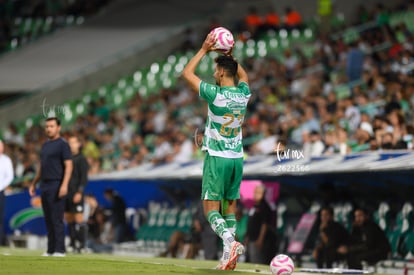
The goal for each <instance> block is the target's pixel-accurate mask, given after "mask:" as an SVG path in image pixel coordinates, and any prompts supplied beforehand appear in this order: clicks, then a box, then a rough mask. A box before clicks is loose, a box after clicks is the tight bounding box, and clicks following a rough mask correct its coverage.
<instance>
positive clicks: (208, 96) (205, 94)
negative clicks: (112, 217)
mask: <svg viewBox="0 0 414 275" xmlns="http://www.w3.org/2000/svg"><path fill="white" fill-rule="evenodd" d="M217 90H218V87H217V86H216V85H211V84H209V83H207V82H204V81H201V82H200V97H201V98H203V99H205V100H206V101H207V102H208V103H211V102H213V101H214V99H215V98H216V95H217Z"/></svg>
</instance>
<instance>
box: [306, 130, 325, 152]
mask: <svg viewBox="0 0 414 275" xmlns="http://www.w3.org/2000/svg"><path fill="white" fill-rule="evenodd" d="M303 140H304V144H303V155H304V156H305V157H307V158H311V157H319V156H321V155H322V154H323V152H324V150H325V144H324V142H323V141H322V137H321V134H320V133H319V132H318V131H316V130H312V131H311V132H310V133H309V134H308V133H307V132H304V139H303Z"/></svg>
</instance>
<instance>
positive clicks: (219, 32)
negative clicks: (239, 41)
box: [210, 27, 234, 52]
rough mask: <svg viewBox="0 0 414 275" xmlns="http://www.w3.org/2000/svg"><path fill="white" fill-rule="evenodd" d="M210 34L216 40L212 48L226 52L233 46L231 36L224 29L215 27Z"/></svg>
mask: <svg viewBox="0 0 414 275" xmlns="http://www.w3.org/2000/svg"><path fill="white" fill-rule="evenodd" d="M210 33H212V34H213V35H214V38H216V44H215V45H214V47H215V48H216V49H217V50H218V51H221V52H228V51H230V49H231V48H233V46H234V38H233V34H232V33H231V32H230V31H229V30H228V29H226V28H223V27H217V28H215V29H213V30H212V31H211V32H210Z"/></svg>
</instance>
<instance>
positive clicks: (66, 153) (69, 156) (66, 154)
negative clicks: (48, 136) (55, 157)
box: [62, 141, 72, 161]
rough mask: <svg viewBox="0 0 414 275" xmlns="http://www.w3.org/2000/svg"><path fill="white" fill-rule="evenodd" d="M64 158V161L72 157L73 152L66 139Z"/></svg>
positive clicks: (63, 149)
mask: <svg viewBox="0 0 414 275" xmlns="http://www.w3.org/2000/svg"><path fill="white" fill-rule="evenodd" d="M62 159H63V160H64V161H65V160H69V159H72V152H71V151H70V147H69V144H68V143H67V142H66V141H63V142H62Z"/></svg>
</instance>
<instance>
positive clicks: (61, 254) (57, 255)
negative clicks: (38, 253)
mask: <svg viewBox="0 0 414 275" xmlns="http://www.w3.org/2000/svg"><path fill="white" fill-rule="evenodd" d="M52 256H53V257H65V256H66V254H65V253H60V252H55V253H53V254H52Z"/></svg>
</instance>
